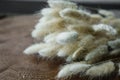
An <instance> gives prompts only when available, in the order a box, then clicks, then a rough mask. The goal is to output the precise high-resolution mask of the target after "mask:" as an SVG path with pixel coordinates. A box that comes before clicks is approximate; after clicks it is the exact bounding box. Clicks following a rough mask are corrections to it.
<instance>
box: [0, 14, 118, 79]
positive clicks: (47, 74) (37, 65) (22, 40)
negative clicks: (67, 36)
mask: <svg viewBox="0 0 120 80" xmlns="http://www.w3.org/2000/svg"><path fill="white" fill-rule="evenodd" d="M38 19H39V17H38V16H35V15H28V16H17V17H9V18H5V19H1V20H0V80H55V76H56V74H57V72H58V70H59V65H60V63H61V62H59V61H58V62H56V63H54V62H52V61H51V62H50V61H47V60H41V59H40V58H37V57H36V56H26V55H24V54H23V50H24V49H25V48H26V47H28V46H29V45H30V44H32V43H33V39H32V38H31V35H30V33H31V31H32V30H33V28H34V25H35V24H36V23H37V21H38ZM76 78H77V79H75V78H72V79H71V80H79V79H78V77H76ZM81 80H82V79H81ZM118 80H120V79H118Z"/></svg>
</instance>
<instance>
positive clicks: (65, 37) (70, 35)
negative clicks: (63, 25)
mask: <svg viewBox="0 0 120 80" xmlns="http://www.w3.org/2000/svg"><path fill="white" fill-rule="evenodd" d="M77 38H78V33H77V32H75V31H71V32H62V33H60V34H58V36H57V37H56V42H57V43H59V44H62V45H64V44H67V43H72V42H75V41H76V40H77Z"/></svg>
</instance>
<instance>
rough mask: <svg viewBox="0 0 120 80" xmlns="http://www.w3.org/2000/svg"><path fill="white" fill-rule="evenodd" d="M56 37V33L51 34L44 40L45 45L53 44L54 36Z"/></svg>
mask: <svg viewBox="0 0 120 80" xmlns="http://www.w3.org/2000/svg"><path fill="white" fill-rule="evenodd" d="M57 35H58V32H55V33H51V34H49V35H47V36H45V38H44V42H45V43H50V42H55V39H56V36H57Z"/></svg>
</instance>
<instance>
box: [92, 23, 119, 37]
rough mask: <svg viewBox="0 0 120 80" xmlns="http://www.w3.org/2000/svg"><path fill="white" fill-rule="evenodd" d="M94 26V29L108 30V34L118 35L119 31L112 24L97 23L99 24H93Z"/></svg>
mask: <svg viewBox="0 0 120 80" xmlns="http://www.w3.org/2000/svg"><path fill="white" fill-rule="evenodd" d="M92 28H93V29H94V31H107V32H108V33H107V34H108V35H109V34H110V35H116V34H117V31H116V29H114V28H113V27H112V26H110V25H107V24H97V25H93V26H92Z"/></svg>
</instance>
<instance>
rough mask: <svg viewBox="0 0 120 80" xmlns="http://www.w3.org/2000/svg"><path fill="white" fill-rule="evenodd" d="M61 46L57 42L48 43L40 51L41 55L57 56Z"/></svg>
mask: <svg viewBox="0 0 120 80" xmlns="http://www.w3.org/2000/svg"><path fill="white" fill-rule="evenodd" d="M59 48H60V46H59V45H57V44H48V45H47V47H46V48H44V49H41V50H40V51H39V55H40V56H42V57H48V58H51V57H55V56H56V54H57V52H58V50H59Z"/></svg>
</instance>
